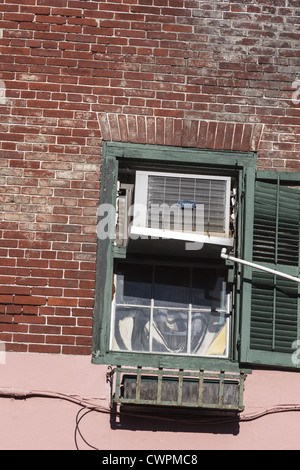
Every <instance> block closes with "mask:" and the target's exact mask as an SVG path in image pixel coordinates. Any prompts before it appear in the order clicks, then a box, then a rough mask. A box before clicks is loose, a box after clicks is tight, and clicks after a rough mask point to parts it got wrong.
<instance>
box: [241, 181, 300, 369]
mask: <svg viewBox="0 0 300 470" xmlns="http://www.w3.org/2000/svg"><path fill="white" fill-rule="evenodd" d="M299 230H300V190H299V189H297V188H296V187H289V186H287V185H286V184H285V185H283V184H282V183H281V180H280V178H279V177H278V178H277V179H276V180H274V181H259V180H257V181H256V185H255V196H254V221H253V255H252V261H253V262H254V263H256V264H260V265H264V266H267V267H270V268H272V269H275V270H277V271H281V272H284V273H286V274H290V275H292V276H295V277H297V278H298V277H299ZM251 271H252V273H251V275H250V277H251V279H249V270H248V275H247V276H245V278H244V283H243V284H244V285H245V288H244V291H245V298H244V308H243V310H244V311H243V320H242V325H244V327H243V328H244V331H243V336H242V337H243V342H244V343H243V344H242V357H243V358H244V359H245V358H246V361H247V362H251V363H259V364H265V365H275V366H276V365H277V366H285V367H300V363H299V364H297V362H298V361H295V357H296V356H295V352H296V350H295V343H294V342H295V341H296V340H297V339H299V338H300V336H299V326H300V325H299V323H300V322H299V312H300V309H299V305H300V301H299V298H300V295H299V293H300V290H299V286H300V284H299V283H297V282H295V281H292V280H289V279H286V278H283V277H280V276H276V275H274V274H270V273H267V272H264V271H260V270H257V269H251ZM246 277H248V279H246ZM245 314H246V316H247V319H246V321H245V318H244V315H245ZM298 356H299V355H298Z"/></svg>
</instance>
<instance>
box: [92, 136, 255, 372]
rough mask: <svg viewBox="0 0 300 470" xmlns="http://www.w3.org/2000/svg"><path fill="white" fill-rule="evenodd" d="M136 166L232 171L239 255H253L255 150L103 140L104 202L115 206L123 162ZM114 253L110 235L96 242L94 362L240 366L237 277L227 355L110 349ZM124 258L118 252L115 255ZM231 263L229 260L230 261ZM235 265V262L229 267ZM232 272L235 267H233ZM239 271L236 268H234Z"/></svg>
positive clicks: (167, 366)
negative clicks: (232, 150) (237, 207)
mask: <svg viewBox="0 0 300 470" xmlns="http://www.w3.org/2000/svg"><path fill="white" fill-rule="evenodd" d="M125 162H126V164H128V165H129V164H134V165H135V166H136V167H138V168H142V169H149V168H151V169H152V168H153V167H154V166H155V168H157V169H161V171H162V170H164V171H180V170H183V169H184V170H185V171H189V172H198V173H201V172H205V171H206V172H211V173H216V174H227V175H231V174H234V175H235V177H236V178H237V179H238V185H239V191H238V204H239V207H240V209H239V212H240V214H241V215H242V216H241V217H239V221H238V226H237V233H236V237H237V239H238V248H237V256H240V257H246V258H247V257H248V259H250V257H251V255H252V250H251V243H249V242H248V243H246V239H247V237H248V233H250V232H251V217H250V218H248V217H244V216H243V214H249V213H250V214H252V213H253V204H254V181H255V172H256V163H257V158H256V154H255V153H254V152H226V151H209V150H199V149H188V148H177V147H176V148H175V147H168V146H154V145H142V144H130V143H122V142H104V143H103V158H102V166H101V188H100V201H99V203H100V204H105V203H106V204H113V205H115V201H116V195H117V178H118V168H119V165H123V164H124V163H125ZM115 256H116V251H115V247H114V242H113V240H112V239H109V238H106V239H104V240H98V249H97V269H96V289H95V307H94V325H93V345H92V348H93V350H92V361H93V363H99V364H109V365H123V366H135V365H141V366H144V367H164V368H185V369H199V367H203V368H206V369H209V368H211V369H218V370H220V369H226V370H233V371H234V370H238V369H239V350H238V344H239V331H240V318H239V315H238V312H239V310H240V298H239V295H238V293H239V289H240V285H239V279H240V278H239V277H237V278H236V279H235V282H234V283H233V286H234V298H235V300H234V304H235V305H234V311H233V321H232V323H231V351H230V356H229V358H226V359H223V358H209V357H193V356H180V355H170V356H167V355H163V354H156V353H151V354H150V353H133V352H118V351H110V350H109V337H110V318H111V299H112V288H113V286H112V282H113V280H112V279H113V264H114V257H115ZM117 256H120V253H119V254H118V255H117ZM228 264H229V265H230V264H231V263H228ZM231 267H232V268H233V266H231ZM232 271H233V270H232ZM236 272H237V270H236Z"/></svg>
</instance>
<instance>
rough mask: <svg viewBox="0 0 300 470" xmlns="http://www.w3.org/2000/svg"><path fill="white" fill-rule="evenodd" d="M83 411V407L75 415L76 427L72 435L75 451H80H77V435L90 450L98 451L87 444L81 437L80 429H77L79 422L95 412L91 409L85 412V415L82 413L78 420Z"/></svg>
mask: <svg viewBox="0 0 300 470" xmlns="http://www.w3.org/2000/svg"><path fill="white" fill-rule="evenodd" d="M83 410H85V408H84V407H83V408H81V409H80V410H79V411H78V413H77V415H76V427H75V433H74V441H75V446H76V449H77V450H80V449H79V446H78V442H77V434H79V435H80V437H81V439H82V440H83V442H84V443H85V444H86V445H87V446H88V447H90V448H91V449H93V450H99V449H97V447H94V446H92V445H91V444H89V443H88V442H87V440H86V439H85V438H84V437H83V435H82V432H81V431H80V429H79V423H80V421H81V420H82V419H83V418H84V417H85V416H86V415H87V414H89V413H91V412H92V411H95V410H93V409H90V410H87V411H85V413H84V414H83V415H81V416H80V418H79V415H80V413H81V412H82V411H83Z"/></svg>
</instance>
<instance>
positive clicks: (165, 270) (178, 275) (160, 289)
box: [154, 266, 190, 308]
mask: <svg viewBox="0 0 300 470" xmlns="http://www.w3.org/2000/svg"><path fill="white" fill-rule="evenodd" d="M189 285H190V269H189V268H182V267H176V266H172V267H170V266H156V267H155V285H154V305H155V306H163V307H185V308H187V307H188V305H189V291H190V288H189Z"/></svg>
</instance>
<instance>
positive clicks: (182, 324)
mask: <svg viewBox="0 0 300 470" xmlns="http://www.w3.org/2000/svg"><path fill="white" fill-rule="evenodd" d="M187 325H188V312H187V311H184V310H176V311H174V310H168V309H161V308H159V309H154V313H153V330H152V338H153V340H152V350H153V351H154V352H169V353H186V352H187V328H188V326H187Z"/></svg>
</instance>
